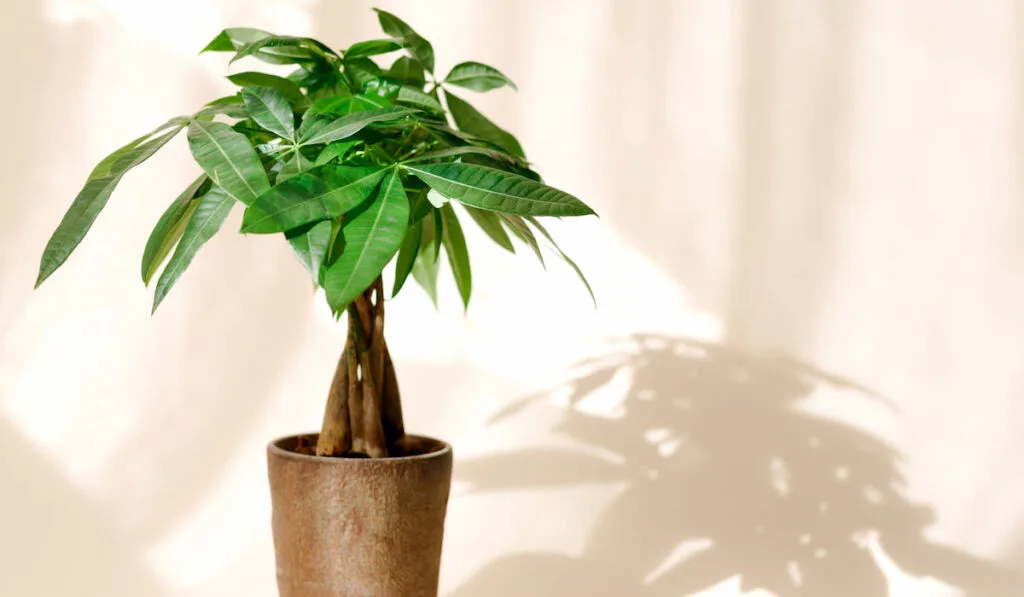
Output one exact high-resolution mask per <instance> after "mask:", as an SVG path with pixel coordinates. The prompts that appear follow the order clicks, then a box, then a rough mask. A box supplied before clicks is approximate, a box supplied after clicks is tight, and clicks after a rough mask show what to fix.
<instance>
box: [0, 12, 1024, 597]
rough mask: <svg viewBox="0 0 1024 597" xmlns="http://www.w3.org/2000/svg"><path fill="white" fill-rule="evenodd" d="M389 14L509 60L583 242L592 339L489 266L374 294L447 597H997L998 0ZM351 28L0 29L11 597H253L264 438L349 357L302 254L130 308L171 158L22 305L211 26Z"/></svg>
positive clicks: (1022, 430) (1002, 553) (575, 240)
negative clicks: (418, 446) (585, 216)
mask: <svg viewBox="0 0 1024 597" xmlns="http://www.w3.org/2000/svg"><path fill="white" fill-rule="evenodd" d="M378 4H379V5H380V6H382V7H383V8H387V9H390V10H393V11H395V12H397V13H398V14H399V15H400V16H402V17H403V18H406V19H407V20H408V21H410V22H411V23H412V24H413V25H414V26H415V27H416V28H417V29H418V30H419V31H420V32H421V33H422V34H424V35H425V36H426V37H428V38H429V39H431V40H433V42H434V45H435V48H436V50H437V54H438V62H439V68H440V69H441V70H444V69H445V68H447V67H449V66H451V65H452V64H454V63H456V62H459V61H461V60H466V59H476V60H480V61H483V62H487V63H492V64H494V65H496V66H498V67H500V68H501V69H502V70H504V71H505V72H507V73H508V74H509V75H510V76H511V77H512V78H513V79H514V80H515V81H516V82H517V83H518V84H519V87H520V89H521V91H520V92H519V93H518V94H514V93H512V92H510V91H507V90H506V91H498V92H493V93H491V94H488V95H486V96H484V97H481V98H480V103H481V104H482V106H483V107H484V108H485V110H486V111H487V112H488V113H490V114H492V115H494V117H495V119H496V120H498V121H499V122H501V123H502V124H504V125H506V126H507V127H509V128H511V129H512V130H513V131H515V132H517V133H518V134H519V135H520V137H521V139H522V140H523V142H524V145H525V146H526V147H527V149H528V152H529V154H530V156H531V158H532V159H533V160H534V161H535V162H536V163H537V164H539V168H540V170H541V171H542V172H543V174H544V175H545V177H546V178H547V179H548V181H549V182H551V183H552V184H555V185H557V186H560V187H562V188H565V189H566V190H568V191H570V192H573V193H574V194H576V195H578V196H580V197H582V198H584V199H585V200H587V201H588V202H590V203H591V204H592V205H594V206H595V207H596V208H597V210H598V212H600V213H601V215H602V218H601V219H600V220H599V221H598V220H594V219H591V220H589V221H584V222H566V223H565V224H564V225H561V226H558V227H557V228H558V232H560V236H561V237H562V238H563V239H564V247H565V248H566V249H567V250H569V251H570V252H571V253H573V254H574V255H576V256H577V259H578V261H579V263H580V265H581V266H582V267H583V268H584V269H585V270H586V271H587V272H588V273H589V274H590V277H591V280H592V282H593V284H594V287H595V290H596V291H597V294H598V296H599V299H600V308H599V309H598V310H597V311H594V310H592V309H591V308H590V307H589V303H588V300H587V298H586V295H585V293H584V292H583V291H582V289H581V288H580V287H578V286H577V284H576V282H575V281H574V280H573V278H572V276H571V273H570V272H569V271H568V270H567V269H566V268H565V267H562V266H560V265H551V266H550V268H549V269H550V271H549V272H548V273H544V272H543V271H542V270H541V269H540V268H539V267H537V266H536V265H535V264H534V263H533V262H532V260H531V259H529V258H525V259H517V258H512V257H510V256H506V255H504V254H501V253H499V252H498V251H497V250H492V249H490V248H489V247H488V246H486V244H485V243H483V242H476V243H475V244H476V246H477V249H476V250H475V251H474V253H473V264H474V266H475V270H474V277H475V278H476V281H475V286H476V289H477V292H476V295H475V297H474V299H473V304H472V306H471V309H470V312H469V316H468V317H465V318H464V317H463V316H462V314H461V309H460V308H459V306H458V305H457V304H456V302H457V301H456V300H455V293H454V288H453V287H452V286H451V284H448V286H446V287H445V288H444V290H443V294H444V296H443V303H444V305H443V307H442V309H441V312H440V313H434V312H433V310H432V308H431V307H430V305H429V303H428V301H427V300H426V299H425V297H424V296H423V295H422V293H420V292H419V290H418V289H410V290H409V291H408V292H407V293H405V294H403V296H402V297H400V298H399V299H398V300H396V301H394V303H393V305H392V308H391V311H390V315H389V330H390V331H389V334H390V338H391V344H392V347H393V350H394V352H395V357H396V360H397V362H398V365H399V367H400V375H401V380H402V384H403V388H404V393H405V395H406V400H407V406H406V408H407V420H408V421H409V424H410V426H411V427H413V428H414V429H415V430H417V431H420V432H426V433H430V434H435V435H440V436H442V437H444V438H446V439H448V440H450V441H451V442H452V443H453V444H454V445H455V448H456V453H457V459H458V461H457V471H456V474H457V476H458V482H457V484H456V487H455V490H454V495H453V499H452V503H451V509H450V515H449V525H448V529H447V537H446V540H447V543H446V551H445V555H444V565H443V572H442V575H443V579H442V584H443V587H444V589H443V592H444V594H445V595H449V596H451V597H503V596H509V597H511V596H519V595H531V596H541V597H544V596H549V597H554V596H555V595H558V596H562V595H577V594H579V595H594V596H599V597H612V596H616V597H618V596H624V595H649V596H651V597H675V596H677V595H708V596H710V595H715V596H732V595H738V594H740V593H741V592H742V591H755V590H758V591H759V592H754V593H752V594H754V595H761V596H764V595H777V596H778V597H791V596H797V595H800V596H804V595H810V596H814V597H819V596H821V597H883V596H885V595H892V596H895V597H910V596H935V597H939V596H942V597H946V596H954V595H971V596H978V597H997V596H1000V595H1024V583H1022V582H1020V581H1019V580H1017V579H1018V578H1019V577H1016V576H1014V574H1020V573H1024V460H1022V459H1021V454H1022V449H1024V440H1022V439H1021V438H1024V400H1022V398H1024V395H1022V394H1024V375H1022V367H1021V362H1022V360H1021V359H1022V356H1021V355H1022V352H1024V240H1022V239H1024V234H1022V233H1021V229H1022V226H1024V202H1022V200H1021V199H1022V196H1021V194H1022V191H1024V180H1022V178H1021V172H1022V170H1021V157H1022V153H1021V149H1022V141H1021V139H1022V133H1024V128H1022V127H1024V125H1022V122H1024V120H1022V114H1024V108H1022V97H1024V96H1022V88H1024V87H1022V85H1024V83H1022V81H1024V70H1022V68H1024V66H1022V65H1024V53H1022V52H1024V50H1022V47H1021V45H1020V39H1022V35H1024V13H1022V12H1021V10H1022V7H1021V6H1020V5H1019V4H1016V3H1014V2H1012V1H1011V0H979V1H976V2H962V1H955V0H941V1H939V0H917V1H913V0H862V1H849V2H847V1H843V0H835V1H832V2H827V1H824V0H816V1H815V0H803V1H800V0H772V1H750V2H742V1H741V0H703V1H701V0H678V1H672V0H660V1H659V0H628V1H627V0H619V1H615V0H575V1H572V0H559V1H554V0H516V1H514V2H513V1H512V0H508V1H502V2H498V1H496V0H488V1H486V2H484V1H477V2H472V1H470V0H462V1H458V2H456V1H442V2H430V3H428V2H413V1H411V0H410V1H404V2H402V1H397V0H395V1H388V0H381V1H380V2H379V3H378ZM370 6H371V5H370V3H368V2H365V1H358V2H356V1H344V2H343V1H338V0H335V1H333V2H329V1H327V0H319V1H318V0H255V1H253V0H250V1H243V0H175V1H174V2H164V1H157V0H131V1H128V0H6V1H5V2H3V3H0V29H2V31H3V39H4V42H5V43H4V47H5V49H4V53H5V58H4V64H5V67H4V70H3V74H2V77H3V78H2V84H0V85H2V90H3V92H2V93H0V115H2V122H3V123H4V132H5V135H4V138H5V142H4V144H3V145H2V147H0V152H2V160H0V164H2V165H0V168H2V173H3V177H2V178H3V188H4V191H3V199H2V201H3V207H4V217H3V218H0V267H2V272H3V275H2V276H0V449H2V454H3V456H2V459H0V595H5V596H6V595H46V596H49V595H55V596H56V595H61V596H63V595H83V596H86V595H88V596H93V595H95V596H97V597H99V596H103V597H129V596H130V597H136V596H140V595H146V596H158V597H159V596H188V597H207V596H209V597H214V596H223V595H247V596H248V597H261V596H267V597H269V596H270V595H274V594H275V589H274V571H273V560H272V548H271V540H270V535H269V524H268V523H269V518H268V516H269V504H268V496H267V490H266V487H265V470H264V456H263V451H262V450H263V446H264V444H265V442H266V441H267V440H268V439H269V438H271V437H274V436H277V435H282V434H286V433H290V432H294V431H298V430H306V429H312V428H315V427H316V425H317V423H318V420H319V416H320V413H321V409H322V400H323V395H324V393H325V391H326V385H327V383H328V377H329V374H330V371H331V368H332V366H333V361H334V358H335V353H336V351H337V350H338V349H339V347H340V346H341V344H342V342H343V334H344V330H343V328H342V327H341V326H338V325H334V324H332V323H331V321H330V318H329V316H327V315H326V313H325V309H324V308H323V307H322V305H321V302H322V301H320V300H319V299H318V298H317V297H315V296H314V295H313V294H312V293H311V292H310V289H309V286H308V284H307V282H306V280H305V278H304V273H303V271H302V270H301V268H300V267H299V266H298V265H297V264H296V263H295V262H294V260H293V259H292V257H291V256H290V254H289V253H288V249H287V248H286V247H285V246H284V244H283V243H280V242H278V241H277V240H276V239H260V238H243V237H241V236H240V235H232V234H226V235H223V236H221V237H218V238H216V239H215V240H214V241H213V242H211V243H210V244H209V245H208V246H207V247H206V248H204V249H203V251H202V252H201V254H200V255H199V257H198V258H197V260H196V263H195V264H194V265H193V267H192V268H191V270H190V271H189V272H188V273H187V274H186V275H185V277H184V278H183V279H182V281H181V282H180V284H179V285H178V286H177V287H176V288H175V289H174V291H173V292H172V293H171V295H170V297H169V299H168V300H167V301H166V302H165V303H164V305H163V306H162V307H161V310H160V312H159V313H158V314H157V315H156V316H155V317H152V318H151V317H150V316H149V314H148V313H149V309H148V307H149V301H150V296H151V295H150V291H147V290H146V289H145V288H143V287H142V284H141V283H140V282H139V279H138V273H137V269H138V260H139V256H140V254H141V248H142V246H143V244H144V242H145V239H146V237H147V235H148V232H149V228H150V227H151V225H152V223H153V222H155V220H156V218H157V217H158V215H159V214H160V212H161V211H162V210H163V208H164V206H165V205H166V203H167V202H169V201H170V199H171V198H172V197H173V195H174V194H175V192H176V190H177V189H178V188H179V187H182V186H184V184H185V183H186V182H187V181H188V180H191V176H192V172H193V171H194V166H193V165H192V164H191V162H190V158H189V156H188V152H187V149H186V147H185V144H184V142H183V140H182V139H178V140H177V142H176V143H174V144H173V145H174V146H173V148H172V149H170V150H169V151H167V153H166V155H161V156H160V157H158V158H155V159H154V160H153V161H152V163H149V164H146V166H145V167H144V168H142V169H140V170H139V171H138V172H137V173H133V174H131V175H129V177H127V178H126V180H125V181H124V182H123V184H122V186H121V188H120V189H119V190H118V192H117V193H116V194H115V196H114V198H113V199H112V201H111V203H110V206H109V208H108V211H106V212H105V213H104V214H103V216H102V217H101V218H100V220H99V222H98V223H97V224H96V226H95V228H94V232H93V234H92V235H91V236H90V237H89V238H88V239H87V240H86V242H85V243H83V245H82V246H81V248H80V249H79V250H78V252H77V253H76V254H75V256H74V257H73V258H72V259H71V261H70V263H69V267H67V268H65V269H63V270H61V271H60V272H59V273H58V274H57V275H55V276H54V277H53V278H52V279H51V280H50V281H49V282H48V283H47V284H46V285H45V286H44V287H43V288H42V289H40V290H39V291H37V292H34V293H33V292H32V291H31V286H32V281H33V277H34V275H35V270H36V267H37V263H38V255H39V253H40V251H41V249H42V247H43V245H44V243H45V241H46V239H47V237H48V235H49V233H50V231H51V230H52V228H53V227H54V226H55V225H56V223H57V222H58V221H59V218H60V215H61V213H62V212H63V210H64V209H65V207H66V206H67V204H68V203H69V201H70V200H71V198H72V197H73V196H74V194H75V193H76V192H77V190H78V188H79V186H80V184H81V183H82V181H83V180H84V178H85V176H86V175H87V173H88V171H89V169H90V168H91V167H92V165H93V164H94V163H95V162H96V161H98V160H99V159H100V158H101V157H102V156H103V155H105V154H106V153H107V152H108V151H109V150H110V149H112V148H113V147H115V146H117V145H119V144H121V143H123V142H124V141H125V140H127V139H130V138H133V137H134V136H136V135H138V134H140V131H145V130H149V128H151V127H152V126H154V125H155V124H158V123H159V122H162V121H163V120H165V119H166V118H167V117H168V116H171V115H174V114H179V113H185V112H188V111H191V110H192V109H193V108H194V107H195V106H197V105H199V104H200V103H201V102H204V101H206V100H207V99H209V98H212V97H214V94H217V93H218V92H219V91H221V90H225V89H227V88H228V87H227V85H228V84H227V83H226V81H224V80H223V79H221V78H220V77H221V75H222V74H224V73H225V72H226V66H225V63H226V60H225V59H223V58H222V57H217V56H203V57H201V58H199V57H197V56H196V52H197V51H198V49H199V48H200V47H201V46H202V45H203V44H204V43H205V42H206V41H207V40H208V38H210V37H212V36H213V35H214V34H215V33H216V31H217V30H219V29H220V28H221V27H224V26H232V25H242V24H244V25H252V26H261V27H264V28H268V29H272V30H275V31H279V32H282V33H312V34H316V35H317V36H322V37H323V38H324V39H325V40H328V41H330V42H332V43H333V44H334V45H337V46H341V45H344V44H347V43H348V42H349V41H352V40H354V39H356V38H359V39H362V38H364V37H369V36H374V35H376V22H375V20H374V19H373V16H372V13H371V12H370V11H369V8H370ZM237 218H238V213H235V214H234V216H233V220H232V223H229V224H228V226H227V227H229V228H230V227H234V226H236V225H237ZM477 236H479V235H477ZM481 240H482V239H480V238H478V237H477V238H472V239H471V241H481ZM638 334H648V335H646V336H638ZM649 334H656V335H661V336H665V337H662V338H656V337H651V336H649ZM615 339H619V340H615ZM623 339H625V340H623ZM695 340H699V341H700V342H702V343H698V342H695ZM594 354H602V355H605V357H607V358H604V359H601V360H599V361H597V362H596V363H593V364H592V365H591V366H590V367H589V368H584V369H583V370H582V373H580V374H579V376H578V377H577V378H575V379H576V380H575V381H573V382H571V383H570V384H569V385H568V386H565V385H563V383H562V382H563V381H564V380H565V379H567V378H572V375H571V373H572V372H570V371H569V367H570V365H571V364H572V363H575V362H577V361H579V360H581V359H583V358H585V357H587V356H588V355H594ZM779 355H785V356H779ZM567 372H568V373H567ZM567 375H568V377H567ZM531 396H532V397H534V399H529V398H530V397H531ZM581 398H582V399H581ZM579 399H581V400H579ZM499 413H502V416H496V415H498V414H499Z"/></svg>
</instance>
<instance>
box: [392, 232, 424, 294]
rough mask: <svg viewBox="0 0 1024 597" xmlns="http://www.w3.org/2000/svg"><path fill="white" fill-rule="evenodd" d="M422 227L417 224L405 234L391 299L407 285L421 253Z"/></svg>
mask: <svg viewBox="0 0 1024 597" xmlns="http://www.w3.org/2000/svg"><path fill="white" fill-rule="evenodd" d="M421 235H422V226H421V223H420V222H416V223H415V224H413V225H412V226H410V227H409V229H408V230H407V231H406V232H405V238H404V239H403V240H402V247H401V248H400V249H399V250H398V258H397V259H395V284H394V287H393V288H394V290H392V291H391V298H395V297H396V296H398V291H399V290H401V289H402V286H404V285H405V281H406V279H408V278H409V274H410V273H411V272H412V268H413V264H415V263H416V255H417V254H419V251H420V236H421Z"/></svg>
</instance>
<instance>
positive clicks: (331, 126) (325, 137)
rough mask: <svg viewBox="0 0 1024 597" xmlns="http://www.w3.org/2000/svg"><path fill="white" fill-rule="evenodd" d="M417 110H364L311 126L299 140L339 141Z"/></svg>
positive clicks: (315, 141) (316, 141)
mask: <svg viewBox="0 0 1024 597" xmlns="http://www.w3.org/2000/svg"><path fill="white" fill-rule="evenodd" d="M415 112H416V110H415V109H412V108H398V107H389V108H377V109H374V110H362V111H360V112H356V113H355V114H350V115H348V116H342V117H341V118H339V119H337V120H334V121H331V122H327V123H324V124H322V125H314V126H312V127H310V128H309V129H308V130H306V131H305V136H304V137H300V138H299V142H300V143H302V144H303V145H316V144H319V143H331V142H333V141H339V140H341V139H344V138H346V137H351V136H352V135H354V134H356V133H358V132H359V131H361V130H363V129H364V128H366V127H367V126H369V125H371V124H373V123H375V122H387V121H392V120H398V119H400V118H404V117H405V116H408V115H410V114H413V113H415Z"/></svg>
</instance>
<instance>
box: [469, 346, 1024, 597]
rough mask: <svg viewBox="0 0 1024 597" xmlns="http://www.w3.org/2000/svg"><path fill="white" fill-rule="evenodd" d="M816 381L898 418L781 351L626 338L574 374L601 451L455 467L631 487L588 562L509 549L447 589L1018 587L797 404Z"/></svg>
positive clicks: (577, 427)
mask: <svg viewBox="0 0 1024 597" xmlns="http://www.w3.org/2000/svg"><path fill="white" fill-rule="evenodd" d="M619 375H625V376H627V377H628V380H629V383H628V390H627V392H626V394H625V397H624V399H623V401H622V402H621V404H620V405H619V406H618V412H617V413H615V414H616V415H617V416H615V417H612V418H609V417H606V416H600V415H596V414H590V413H588V412H586V411H585V410H581V409H580V408H579V405H580V404H581V401H582V400H583V399H584V398H586V397H587V396H588V395H590V394H591V393H592V392H593V391H595V390H596V389H598V388H601V387H603V386H605V385H606V384H608V383H609V382H610V381H611V380H612V379H613V378H615V377H617V376H619ZM822 386H828V387H831V388H834V389H837V390H841V391H843V393H844V394H843V395H845V394H846V393H849V394H850V395H851V396H854V397H859V398H860V399H869V400H873V401H876V402H878V403H879V404H881V405H883V406H884V407H886V408H888V409H890V410H894V409H893V408H892V405H891V404H889V403H887V402H886V401H885V400H884V399H883V398H881V397H880V396H878V395H876V394H874V393H872V392H871V391H870V390H868V389H867V388H864V387H861V386H859V385H858V384H856V383H855V382H853V381H850V380H847V379H843V378H841V377H839V376H835V375H831V374H829V373H827V372H824V371H821V370H819V369H817V368H815V367H813V366H810V365H807V364H805V363H801V362H798V361H796V360H794V359H791V358H788V357H784V356H778V355H768V354H754V353H749V352H744V351H740V350H736V349H733V348H729V347H726V346H722V345H717V344H711V343H706V342H700V341H695V340H691V339H688V338H677V337H666V336H657V335H636V336H632V337H630V338H626V339H622V340H620V341H617V342H616V343H615V347H614V348H613V350H612V351H610V352H609V353H608V354H606V355H605V356H602V357H598V358H595V359H590V360H588V361H586V362H584V363H581V364H580V366H579V367H578V368H577V369H576V371H575V373H574V374H573V375H572V378H571V379H570V381H569V382H568V383H567V384H566V388H565V389H567V390H568V394H569V400H568V406H567V408H566V409H565V412H564V418H563V419H562V421H561V423H560V424H559V426H558V427H557V431H558V432H559V433H560V434H563V435H564V436H567V437H569V438H571V439H573V440H575V441H576V442H578V443H579V444H582V445H583V446H586V447H588V448H594V449H596V451H594V452H582V451H571V450H566V449H528V450H522V451H517V452H511V453H503V454H496V455H490V456H484V457H480V458H477V459H474V460H469V461H463V462H461V463H460V464H459V466H458V467H457V469H456V479H457V480H458V481H463V482H468V483H470V484H471V486H472V489H471V490H470V493H471V494H472V493H478V494H479V493H483V492H495V491H514V490H530V489H534V490H535V489H539V488H553V487H558V486H562V487H564V486H575V485H580V484H593V483H621V484H624V486H625V489H624V490H622V491H621V493H619V494H618V495H617V496H616V497H615V498H614V499H613V500H612V501H611V503H610V504H609V505H608V506H607V508H606V509H605V510H604V511H603V512H602V513H601V514H600V515H599V517H598V520H597V522H596V523H595V524H594V525H593V527H592V528H591V529H590V531H589V533H588V536H587V537H586V540H585V546H584V548H583V552H582V554H581V555H580V556H579V557H575V558H574V557H568V556H563V555H553V554H542V553H529V554H517V555H511V556H507V557H504V558H502V559H500V560H498V561H495V562H492V563H490V564H488V565H487V566H485V567H484V568H483V569H482V570H481V571H480V572H479V573H477V574H476V575H475V576H474V577H472V578H471V579H470V580H469V581H467V582H466V583H464V584H463V585H462V586H460V587H458V588H457V589H456V590H455V591H454V592H453V593H451V594H450V596H449V597H477V596H481V597H482V596H485V595H486V596H488V597H502V596H505V595H509V596H511V595H534V596H537V597H544V596H548V595H550V596H554V595H564V594H566V593H568V594H586V595H592V596H597V597H602V596H612V595H642V596H649V597H669V596H672V597H675V596H678V595H689V594H696V593H699V592H701V591H703V590H707V589H710V588H712V587H714V586H716V585H718V584H720V583H723V582H726V581H729V580H737V579H738V582H739V587H740V589H741V590H742V591H753V590H756V589H762V590H765V591H768V592H770V593H772V594H774V595H776V596H778V597H797V596H805V595H813V596H823V595H828V596H829V597H884V596H886V595H888V594H889V584H888V581H887V579H886V575H885V574H884V573H883V571H884V569H885V568H886V566H887V565H888V564H892V565H895V566H896V567H897V568H899V569H900V570H902V571H903V572H905V573H906V574H909V575H912V576H915V577H931V578H934V579H937V580H939V581H941V582H943V583H946V584H948V585H952V586H955V587H957V588H959V589H960V590H962V591H963V594H965V595H969V596H977V597H981V596H985V597H996V596H1004V595H1005V596H1009V595H1012V594H1019V593H1020V587H1022V586H1024V584H1021V579H1020V577H1018V576H1015V573H1013V572H1011V571H1009V570H1006V569H1004V568H1001V567H1000V566H998V565H996V564H993V563H990V562H986V561H984V560H981V559H980V558H977V557H975V556H972V555H970V554H967V553H964V552H960V551H957V550H956V549H953V548H950V547H947V546H943V545H940V544H937V543H933V542H930V541H929V540H928V539H926V537H925V535H924V531H925V529H926V528H927V526H928V525H929V524H930V522H931V521H932V517H933V512H932V509H931V508H930V507H929V506H928V505H926V504H922V503H915V502H914V501H912V500H911V499H910V498H909V497H907V495H906V488H905V481H904V477H903V474H902V472H901V461H902V456H901V454H900V453H899V452H898V451H897V450H896V449H895V448H894V447H892V446H891V445H889V444H887V443H886V442H885V441H883V440H881V439H880V438H878V437H876V436H874V435H872V434H871V433H868V432H866V431H864V430H861V429H859V428H856V427H853V426H851V425H847V424H844V423H841V422H838V421H835V420H831V419H827V418H824V417H822V416H819V415H817V414H813V413H812V412H809V411H808V410H807V409H805V408H804V402H805V401H806V399H807V398H808V397H809V396H810V395H811V393H812V392H813V391H814V390H815V389H816V388H819V387H822ZM539 398H541V396H535V397H530V398H526V399H524V400H522V401H520V402H519V403H517V404H516V405H514V406H513V407H512V408H509V409H506V410H505V411H503V412H501V413H498V415H496V416H495V417H494V419H493V420H492V423H494V424H500V423H501V421H503V420H504V419H507V418H509V417H516V416H518V415H519V411H521V410H522V409H524V408H526V407H528V406H529V405H530V404H531V403H533V402H535V401H537V400H538V399H539ZM592 454H607V455H609V456H610V457H609V458H603V457H601V456H599V455H592ZM680 548H684V549H680ZM681 552H685V553H683V555H682V557H676V556H679V554H680V553H681ZM886 561H887V562H886ZM1015 587H1016V589H1015Z"/></svg>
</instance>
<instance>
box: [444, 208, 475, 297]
mask: <svg viewBox="0 0 1024 597" xmlns="http://www.w3.org/2000/svg"><path fill="white" fill-rule="evenodd" d="M440 213H441V219H442V220H443V222H444V252H445V254H446V255H448V265H450V266H451V268H452V276H454V278H455V286H456V287H457V288H458V289H459V296H460V297H462V305H463V308H465V309H469V297H470V295H471V294H472V293H473V275H472V271H471V270H470V268H469V250H468V249H466V237H465V236H464V235H463V234H462V225H461V224H459V218H458V217H457V216H456V215H455V210H454V209H452V206H451V205H445V206H444V207H442V208H441V209H440Z"/></svg>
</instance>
